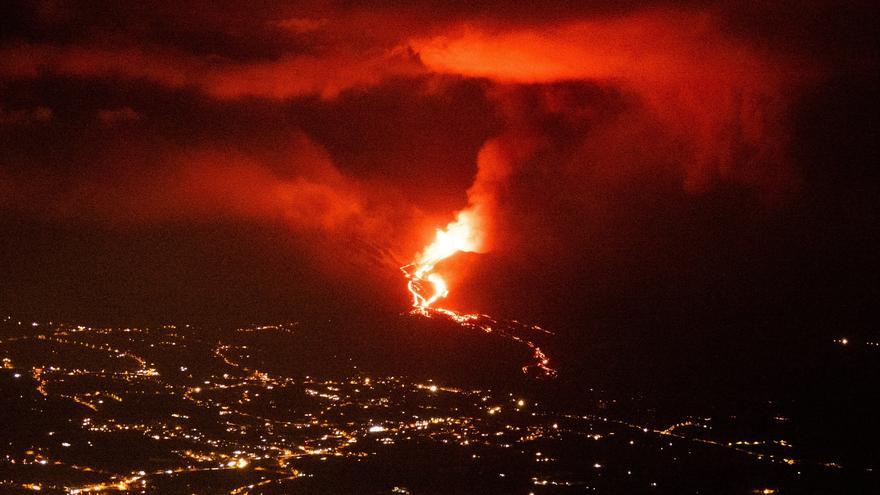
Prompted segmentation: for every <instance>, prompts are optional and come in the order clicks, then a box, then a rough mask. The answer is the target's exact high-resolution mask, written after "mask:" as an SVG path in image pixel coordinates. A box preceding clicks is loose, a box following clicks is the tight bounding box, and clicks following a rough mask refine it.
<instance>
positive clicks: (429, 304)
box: [400, 210, 556, 377]
mask: <svg viewBox="0 0 880 495" xmlns="http://www.w3.org/2000/svg"><path fill="white" fill-rule="evenodd" d="M482 238H483V235H482V232H481V231H480V229H478V228H477V221H476V218H475V214H474V212H473V211H471V210H463V211H461V212H459V213H458V216H457V217H456V219H455V221H454V222H450V223H449V225H447V226H446V228H445V229H437V232H436V234H435V236H434V242H432V243H431V244H429V245H428V247H426V248H425V249H424V250H423V251H422V252H421V254H419V255H417V256H416V260H415V261H413V262H412V263H410V264H408V265H404V266H402V267H400V270H401V271H402V272H403V274H404V276H405V277H406V278H407V284H406V287H407V289H408V290H409V293H410V294H411V295H412V300H413V303H412V307H413V310H412V313H413V314H418V315H421V316H424V317H427V318H430V317H433V316H439V317H444V318H447V319H449V320H450V321H454V322H455V323H457V324H459V325H460V326H461V327H464V328H473V329H477V330H481V331H483V332H486V333H491V334H495V335H498V336H500V337H503V338H505V339H508V340H513V341H516V342H519V343H521V344H524V345H526V346H527V347H528V348H529V349H530V351H531V353H532V357H533V359H534V360H535V362H534V363H533V364H528V365H525V366H523V367H522V371H523V373H526V374H528V373H529V372H530V371H532V370H537V371H538V373H539V376H542V377H553V376H555V375H556V370H554V369H553V368H552V367H550V358H549V357H548V356H547V354H545V353H544V351H542V350H541V348H540V347H538V345H537V344H536V343H535V342H533V341H532V340H531V338H532V337H531V335H532V334H534V333H535V332H540V333H543V334H548V335H552V333H551V332H548V331H547V330H544V329H543V328H541V327H539V326H537V325H525V324H522V323H520V322H518V321H515V320H509V321H500V320H495V319H493V318H492V317H490V316H488V315H482V314H472V313H459V312H456V311H452V310H450V309H445V308H438V307H434V306H433V305H434V303H436V302H437V301H439V300H440V299H443V298H444V297H446V296H447V295H448V294H449V287H448V285H447V284H446V280H444V279H443V277H442V276H441V275H440V274H439V273H437V272H436V271H435V268H436V267H437V264H438V263H440V262H441V261H443V260H445V259H447V258H449V257H451V256H453V255H455V254H456V253H461V252H477V251H479V250H480V248H481V247H482Z"/></svg>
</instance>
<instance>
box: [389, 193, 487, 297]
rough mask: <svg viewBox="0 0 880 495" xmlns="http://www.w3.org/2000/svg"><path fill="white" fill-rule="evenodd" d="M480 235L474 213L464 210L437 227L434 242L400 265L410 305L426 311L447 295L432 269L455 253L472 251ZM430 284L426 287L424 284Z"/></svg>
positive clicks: (442, 280)
mask: <svg viewBox="0 0 880 495" xmlns="http://www.w3.org/2000/svg"><path fill="white" fill-rule="evenodd" d="M481 237H482V235H481V234H480V233H479V232H478V231H477V228H476V222H475V219H474V214H473V212H471V211H468V210H465V211H462V212H459V214H458V217H457V218H456V220H455V221H454V222H450V223H449V225H447V226H446V228H445V229H437V233H436V235H435V237H434V242H432V243H431V244H429V245H428V247H426V248H425V250H424V251H422V253H421V254H420V255H418V256H417V257H416V260H415V261H414V262H412V263H410V264H409V265H406V266H403V267H401V270H402V271H403V273H404V275H405V276H406V278H407V279H408V280H409V281H408V282H407V289H409V292H410V294H412V296H413V307H414V308H417V309H421V310H426V309H427V308H429V307H431V305H432V304H434V303H435V302H437V300H439V299H442V298H444V297H446V295H447V294H449V287H448V286H447V284H446V281H445V280H444V279H443V277H442V276H441V275H440V274H439V273H437V272H435V271H434V268H435V267H436V266H437V263H440V262H441V261H443V260H445V259H446V258H449V257H450V256H452V255H454V254H456V253H459V252H474V251H477V250H478V249H479V248H480V244H481ZM428 284H430V288H426V285H428Z"/></svg>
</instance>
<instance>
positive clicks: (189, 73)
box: [0, 2, 826, 273]
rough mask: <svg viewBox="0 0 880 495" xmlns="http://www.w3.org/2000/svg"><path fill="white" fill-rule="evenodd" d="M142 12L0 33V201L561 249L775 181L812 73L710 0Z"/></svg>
mask: <svg viewBox="0 0 880 495" xmlns="http://www.w3.org/2000/svg"><path fill="white" fill-rule="evenodd" d="M159 4H161V2H159ZM197 4H198V5H197ZM233 4H235V2H233ZM149 5H150V6H151V7H147V8H145V7H114V8H116V9H118V10H119V12H117V14H119V20H118V21H115V20H114V21H111V20H108V18H107V16H105V15H103V13H101V12H97V13H96V12H92V11H91V10H89V9H86V8H83V10H84V11H85V13H82V12H78V11H77V9H76V8H73V7H69V8H68V7H66V8H59V9H57V10H53V9H42V10H40V9H37V10H39V12H37V13H35V14H34V17H35V18H36V19H37V20H36V21H34V23H35V24H34V25H35V26H37V27H33V28H32V29H31V31H27V32H24V33H13V34H11V35H9V36H6V37H3V38H0V82H2V84H3V87H4V89H7V88H8V89H9V91H10V93H9V94H10V95H13V96H9V97H8V99H7V100H4V101H0V125H2V130H3V132H4V133H5V135H4V137H8V139H5V144H3V145H2V148H0V151H2V152H3V154H2V158H3V162H2V163H0V205H3V208H4V209H6V210H7V211H25V212H28V213H30V214H34V215H37V216H41V217H45V218H49V219H52V220H53V221H56V220H57V221H60V222H73V221H81V222H84V223H89V222H98V223H101V224H106V225H112V226H126V225H139V226H143V225H147V226H149V225H156V224H162V223H167V222H180V221H183V222H206V221H208V222H210V221H226V220H233V221H246V222H254V223H259V222H274V221H283V222H286V224H287V225H289V226H290V229H291V231H292V232H294V233H295V234H296V235H300V234H302V235H309V234H314V233H321V234H322V235H326V236H332V237H336V238H337V239H336V240H337V241H338V242H337V246H336V248H335V249H336V250H338V251H339V252H343V251H345V250H346V249H348V248H350V247H351V246H350V245H349V244H347V240H349V239H352V238H358V239H361V240H365V241H366V242H367V243H368V244H371V245H372V246H375V247H377V250H378V251H381V252H383V253H386V252H394V253H395V255H396V256H397V257H399V258H400V260H402V261H404V262H405V261H407V260H409V259H410V258H411V257H412V255H413V254H414V253H415V251H417V250H418V249H420V248H421V247H422V245H423V242H424V241H425V240H426V239H427V238H428V237H429V236H430V234H431V232H432V230H433V228H434V227H437V226H442V225H445V224H446V223H447V222H449V221H450V220H452V218H453V216H454V214H455V210H457V209H462V208H468V207H469V208H471V209H472V210H475V211H476V212H477V218H479V219H480V221H481V222H483V223H484V225H481V228H483V229H485V230H486V231H487V233H488V235H487V238H486V241H487V242H486V246H485V248H487V249H490V250H498V251H504V249H505V248H508V247H511V246H513V247H515V248H516V249H514V251H517V252H516V253H513V254H511V255H517V256H522V257H528V256H531V255H532V254H535V252H537V251H539V250H543V251H544V252H546V253H547V254H546V256H547V258H550V257H554V256H555V257H557V258H558V259H563V260H564V259H565V255H566V254H572V253H575V254H576V255H578V256H579V255H580V253H582V252H583V251H586V250H588V249H589V248H590V247H584V246H583V245H582V243H583V241H584V235H583V233H584V232H586V231H588V230H589V232H591V233H597V235H600V234H603V233H604V234H607V235H609V236H611V235H612V234H608V232H609V231H611V230H613V228H614V227H613V225H615V221H617V220H619V219H620V218H621V217H623V216H626V215H633V216H635V215H634V213H633V212H634V211H636V212H637V211H642V210H644V209H645V208H646V207H645V204H648V203H642V202H641V201H643V200H644V198H648V197H650V198H664V199H660V200H656V201H657V202H658V203H663V201H668V202H670V203H672V202H675V201H681V197H682V196H687V197H700V196H701V195H710V194H711V193H712V192H713V191H714V190H716V189H718V188H723V187H724V186H731V185H732V186H735V187H737V188H742V189H744V190H746V191H748V193H749V194H752V195H753V196H754V197H755V198H757V199H756V202H757V203H759V204H762V205H763V206H766V205H768V204H773V202H774V201H784V200H785V199H787V198H789V197H791V196H792V195H794V194H796V192H797V191H798V188H799V187H800V185H801V184H802V180H803V179H802V177H801V176H800V173H799V170H798V168H797V166H795V164H794V163H793V161H792V159H791V156H790V154H791V153H790V144H791V141H792V136H793V130H792V125H791V116H792V113H793V111H794V108H795V107H796V105H797V104H798V99H799V97H800V96H801V94H802V93H803V91H804V90H805V89H807V88H810V87H811V86H812V85H813V84H815V83H816V82H817V81H819V80H821V77H822V74H823V71H825V70H826V68H825V67H823V65H822V62H821V61H811V62H809V63H807V62H805V61H806V60H808V57H806V56H805V54H806V53H807V50H805V49H804V48H803V47H802V46H801V45H799V44H798V42H797V41H796V40H795V41H791V42H787V43H777V42H775V40H778V39H779V38H774V37H773V36H768V35H766V34H765V31H767V28H766V27H764V28H762V30H758V29H755V30H754V32H753V31H752V30H749V29H743V28H742V24H741V23H742V20H741V19H740V17H739V16H740V15H742V16H745V17H746V18H748V15H746V14H741V13H737V15H734V13H731V12H730V11H729V10H726V9H724V8H721V7H718V6H713V5H705V6H702V7H701V6H699V5H694V6H693V7H691V8H688V9H684V8H679V7H667V6H664V5H663V4H656V5H653V6H651V7H650V8H637V7H629V6H616V5H613V4H611V3H609V4H608V5H604V4H603V5H596V6H585V7H582V8H580V7H578V8H575V7H559V6H553V8H549V7H548V11H547V12H542V13H536V12H532V11H531V10H530V9H529V8H526V7H524V6H515V5H512V6H507V5H504V4H501V3H498V4H489V5H488V6H485V7H480V6H473V7H467V8H456V7H450V6H445V7H444V6H440V5H436V4H421V5H417V6H415V7H407V8H401V7H399V6H398V7H395V6H384V7H376V8H375V9H349V8H342V7H338V6H335V5H333V4H324V3H319V4H317V5H306V6H303V7H302V8H301V9H298V8H293V7H289V6H286V5H281V4H273V3H272V2H268V3H266V4H262V3H261V4H260V5H258V6H251V5H250V4H245V3H242V4H240V5H239V4H235V5H233V6H232V7H230V8H231V9H232V13H231V14H230V13H226V14H224V13H223V12H220V11H219V10H220V9H216V8H213V7H212V8H205V5H204V4H201V3H198V2H197V3H195V4H193V6H189V5H188V6H182V7H180V9H181V10H178V8H176V7H174V8H172V7H169V6H167V5H164V4H162V5H156V6H155V8H152V6H153V4H149ZM755 9H756V11H757V13H755V14H753V16H754V17H755V18H758V17H760V16H761V15H762V14H763V12H764V10H763V9H762V8H757V7H755ZM300 10H302V11H300ZM142 17H143V19H141V18H142ZM798 22H800V21H798V20H797V19H794V20H792V21H791V23H792V25H793V26H794V27H791V26H788V27H786V29H788V30H790V31H792V32H796V31H797V29H798V26H799V24H798ZM80 25H82V26H88V27H89V29H84V30H82V31H80V30H76V29H73V27H76V26H80ZM770 31H772V29H770ZM15 98H18V99H19V101H16V100H15ZM154 101H155V102H156V103H154ZM475 108H479V111H476V110H474V109H475ZM462 177H465V179H462ZM470 178H473V182H470V185H468V181H469V179H470ZM651 204H653V203H651ZM438 205H442V206H438ZM585 225H587V226H589V229H587V228H586V227H585ZM609 226H611V227H609ZM603 228H604V229H605V230H603ZM614 235H618V236H619V237H622V236H624V235H629V236H630V237H631V238H632V239H635V238H636V237H637V234H633V233H632V232H626V233H624V232H622V231H619V232H616V233H615V234H614ZM536 239H540V242H536V241H535V240H536ZM617 240H619V239H617ZM599 242H600V241H597V244H599ZM607 244H609V245H610V244H612V243H611V242H608V243H607ZM592 247H593V248H596V249H598V248H597V247H596V246H592ZM314 250H315V251H323V250H327V244H326V243H325V244H320V245H316V246H315V248H314ZM374 261H375V260H372V259H371V260H368V261H367V262H368V263H372V262H374ZM560 263H561V264H564V263H565V262H564V261H562V262H560ZM389 273H394V272H393V271H391V272H389Z"/></svg>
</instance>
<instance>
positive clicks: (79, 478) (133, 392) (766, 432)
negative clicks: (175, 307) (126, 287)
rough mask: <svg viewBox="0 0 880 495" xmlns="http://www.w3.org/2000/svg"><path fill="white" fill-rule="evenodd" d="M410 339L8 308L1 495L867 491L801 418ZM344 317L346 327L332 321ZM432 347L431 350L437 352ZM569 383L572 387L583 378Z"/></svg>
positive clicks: (415, 322) (512, 353)
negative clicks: (671, 402)
mask: <svg viewBox="0 0 880 495" xmlns="http://www.w3.org/2000/svg"><path fill="white" fill-rule="evenodd" d="M398 323H399V327H400V328H396V329H391V331H392V332H406V335H407V336H408V337H407V338H408V339H410V340H406V339H404V340H402V341H401V340H396V341H393V342H391V341H382V340H381V338H379V339H378V341H375V342H369V341H363V340H362V341H359V342H353V341H347V340H345V338H344V337H342V336H343V335H344V332H343V333H329V332H326V331H325V329H324V328H319V327H316V326H310V325H306V324H286V325H272V326H249V327H244V328H237V329H226V330H218V329H210V330H209V329H204V328H191V327H187V326H182V327H176V326H166V327H156V328H92V327H86V326H77V325H70V324H63V325H62V324H49V323H40V322H38V323H33V322H19V321H16V320H14V319H8V318H7V319H6V320H5V321H4V322H3V323H2V333H0V359H2V366H0V367H2V368H3V369H2V370H0V401H2V403H0V424H2V436H0V492H2V493H32V492H33V491H36V490H39V491H40V492H41V493H169V494H174V493H198V494H211V493H229V494H244V493H253V494H258V493H266V494H270V493H278V494H280V493H334V494H345V493H368V494H370V493H376V494H379V493H397V494H406V493H412V494H447V493H449V494H454V493H503V494H529V493H534V494H551V493H613V494H616V493H628V494H629V493H676V494H677V493H683V494H684V493H693V494H699V493H702V494H727V493H731V494H739V493H741V494H748V493H767V494H770V493H781V494H785V493H875V491H874V490H877V489H878V487H880V485H878V473H877V472H876V471H874V470H873V466H872V465H871V464H870V458H867V457H866V458H862V459H861V462H857V463H853V464H851V465H847V463H845V462H842V461H841V459H840V457H839V456H836V455H835V454H834V452H833V451H828V452H822V451H821V450H819V451H817V450H816V449H815V448H809V449H807V448H803V447H802V445H800V444H799V442H798V438H799V436H802V435H803V433H804V432H803V431H800V430H801V428H802V426H801V423H800V422H799V418H798V417H792V415H791V414H789V413H788V412H786V411H785V408H784V407H782V406H780V405H776V404H773V403H772V402H769V403H767V402H764V403H762V404H761V405H760V407H758V406H755V407H751V408H750V409H749V410H748V411H733V410H730V411H716V412H714V413H708V414H707V413H705V412H703V411H700V412H699V413H695V414H688V413H687V412H686V411H685V412H681V411H678V410H676V409H675V408H670V409H667V410H658V409H657V407H655V406H654V405H652V403H651V402H650V400H648V399H646V398H644V397H642V396H632V395H631V394H630V395H615V394H612V393H610V392H600V391H598V390H593V389H591V388H590V384H587V383H585V384H582V385H579V384H577V383H575V384H572V383H568V384H567V385H564V386H563V385H560V383H563V382H564V380H565V377H564V376H562V377H560V378H558V379H556V380H547V379H536V378H531V377H527V376H524V375H522V373H521V372H520V371H519V370H520V366H521V365H522V364H523V361H524V360H527V359H528V355H527V354H528V353H524V350H523V349H521V348H517V347H516V346H514V345H510V342H505V341H502V340H498V339H495V340H493V337H492V336H491V335H486V334H481V333H480V332H470V333H468V332H466V331H464V330H465V329H462V328H458V327H456V326H455V325H454V324H453V323H452V322H437V321H425V320H421V319H419V318H416V317H409V316H403V317H400V319H399V321H398ZM333 325H338V324H336V323H334V324H333ZM426 349H427V352H426V351H425V350H426ZM575 389H577V394H578V396H577V400H572V398H571V394H572V393H574V392H572V390H575Z"/></svg>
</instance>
